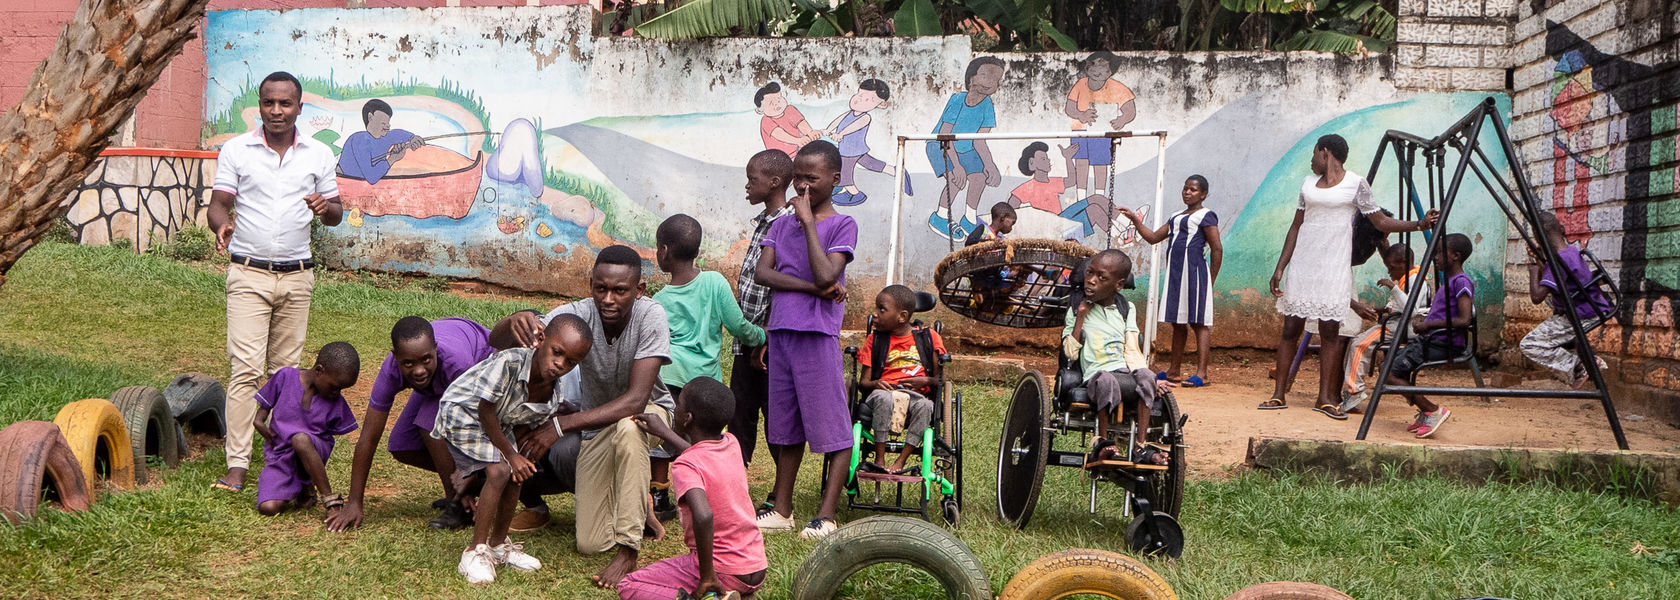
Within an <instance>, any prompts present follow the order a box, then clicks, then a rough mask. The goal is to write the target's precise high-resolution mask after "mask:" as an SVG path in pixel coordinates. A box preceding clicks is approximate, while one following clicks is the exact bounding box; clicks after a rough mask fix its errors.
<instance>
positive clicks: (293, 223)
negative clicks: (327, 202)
mask: <svg viewBox="0 0 1680 600" xmlns="http://www.w3.org/2000/svg"><path fill="white" fill-rule="evenodd" d="M296 140H297V141H296V142H294V143H293V144H292V147H291V149H290V150H287V151H286V156H285V157H284V158H282V157H281V156H280V154H279V153H277V152H275V151H274V150H273V149H272V148H269V147H268V143H267V142H265V141H264V140H263V132H262V129H261V128H258V129H257V130H256V131H252V132H251V133H247V134H244V135H241V136H238V137H235V138H233V139H230V140H228V141H227V143H225V144H222V150H221V152H220V153H219V154H218V155H217V156H216V183H215V186H214V189H215V190H216V191H220V192H228V193H230V194H233V195H234V210H235V211H236V215H235V217H234V222H233V240H232V241H230V242H228V252H229V253H231V254H237V255H240V256H245V257H249V258H254V259H258V260H266V261H289V260H303V259H306V258H309V224H310V222H311V221H313V220H314V219H315V213H314V212H312V211H310V210H309V204H308V203H306V202H304V201H303V197H304V196H308V195H309V194H320V195H321V197H323V198H328V199H332V198H337V197H338V178H337V172H336V167H337V165H338V159H337V158H336V157H334V156H333V153H332V149H331V148H328V147H326V146H325V145H323V144H321V143H320V142H317V141H315V140H314V139H311V138H309V137H306V136H304V135H303V133H302V132H298V133H297V134H296Z"/></svg>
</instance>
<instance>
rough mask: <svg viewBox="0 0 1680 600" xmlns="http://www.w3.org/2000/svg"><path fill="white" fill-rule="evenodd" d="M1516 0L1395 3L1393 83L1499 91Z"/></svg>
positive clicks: (1503, 86)
mask: <svg viewBox="0 0 1680 600" xmlns="http://www.w3.org/2000/svg"><path fill="white" fill-rule="evenodd" d="M1517 1H1518V0H1400V14H1399V18H1400V21H1399V24H1398V26H1397V27H1396V31H1395V44H1394V55H1395V60H1396V62H1397V63H1398V64H1399V68H1398V69H1397V70H1396V73H1395V83H1396V85H1399V86H1400V87H1403V88H1411V89H1429V90H1456V91H1465V90H1485V91H1503V90H1505V89H1506V88H1507V87H1508V85H1507V83H1506V69H1508V68H1509V67H1510V66H1511V55H1510V47H1511V25H1512V21H1513V18H1514V17H1515V16H1516V14H1517V12H1516V10H1517V9H1516V3H1517Z"/></svg>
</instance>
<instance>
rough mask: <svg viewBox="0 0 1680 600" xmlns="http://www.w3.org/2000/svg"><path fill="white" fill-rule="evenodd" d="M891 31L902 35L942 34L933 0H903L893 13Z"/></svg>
mask: <svg viewBox="0 0 1680 600" xmlns="http://www.w3.org/2000/svg"><path fill="white" fill-rule="evenodd" d="M893 33H894V34H896V35H902V36H923V35H943V34H944V33H945V31H944V30H943V29H941V28H940V27H939V15H938V14H936V13H935V9H934V8H933V0H905V2H904V4H903V6H900V7H899V9H898V12H896V13H893Z"/></svg>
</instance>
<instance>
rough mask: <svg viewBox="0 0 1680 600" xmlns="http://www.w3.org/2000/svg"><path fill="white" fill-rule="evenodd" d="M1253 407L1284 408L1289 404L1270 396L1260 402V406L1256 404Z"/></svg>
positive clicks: (1265, 408)
mask: <svg viewBox="0 0 1680 600" xmlns="http://www.w3.org/2000/svg"><path fill="white" fill-rule="evenodd" d="M1273 402H1276V404H1273ZM1255 408H1258V409H1260V410H1283V409H1285V408H1289V404H1287V403H1285V402H1284V401H1282V400H1279V399H1277V398H1271V399H1268V400H1266V401H1265V402H1261V403H1260V406H1257V407H1255Z"/></svg>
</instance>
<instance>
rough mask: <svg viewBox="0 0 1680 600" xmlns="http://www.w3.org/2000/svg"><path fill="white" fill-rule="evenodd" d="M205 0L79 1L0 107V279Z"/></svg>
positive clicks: (185, 36)
mask: <svg viewBox="0 0 1680 600" xmlns="http://www.w3.org/2000/svg"><path fill="white" fill-rule="evenodd" d="M205 2H206V0H82V3H81V6H79V7H78V8H77V9H76V16H75V18H74V19H73V20H71V22H70V25H69V26H67V27H65V29H64V31H63V32H62V33H60V34H59V36H58V43H57V44H55V45H54V46H53V52H52V54H51V55H50V56H48V57H47V60H46V62H43V63H41V66H40V67H37V68H36V69H35V75H34V76H32V77H30V79H29V87H28V88H27V89H25V90H24V94H23V101H22V102H20V103H19V104H18V106H17V108H14V109H12V110H11V111H10V112H7V113H4V114H0V285H4V284H5V282H6V272H7V271H9V270H11V268H12V265H13V264H16V263H17V261H18V258H19V257H21V256H23V253H24V251H26V250H28V249H29V248H30V247H31V246H34V245H35V242H37V241H39V240H40V238H41V235H42V234H44V233H46V231H47V230H48V229H49V228H50V227H51V226H52V223H53V220H54V219H58V218H62V217H63V216H64V213H65V211H67V210H69V208H70V207H69V203H68V202H66V201H65V199H66V198H68V197H69V195H70V193H71V192H72V191H74V190H75V189H76V187H77V186H78V185H80V184H81V182H82V180H83V179H84V178H86V177H87V175H88V172H89V171H91V170H92V169H93V167H94V160H95V159H97V158H98V157H99V152H100V151H102V150H104V149H105V147H106V146H108V145H110V143H111V139H110V134H111V132H112V131H114V130H115V129H116V128H117V127H118V126H119V125H121V124H122V122H123V121H124V120H126V119H127V118H128V116H129V114H130V113H132V112H133V111H134V106H135V105H136V104H138V103H139V102H140V99H141V98H143V97H145V95H146V90H148V89H150V88H151V87H152V84H153V83H155V82H156V81H157V78H158V74H159V73H161V72H162V71H163V68H164V67H165V66H167V65H168V64H169V60H170V59H171V58H173V57H174V56H175V55H176V54H177V53H178V52H180V50H181V46H182V45H183V44H185V43H186V42H187V40H190V39H192V38H193V37H194V34H193V27H194V26H196V25H197V24H198V21H199V19H201V18H203V16H204V4H205Z"/></svg>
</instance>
